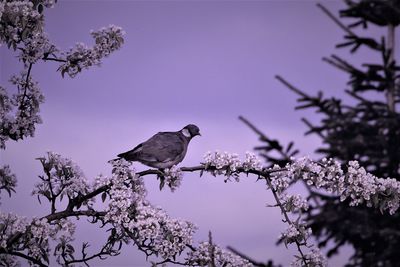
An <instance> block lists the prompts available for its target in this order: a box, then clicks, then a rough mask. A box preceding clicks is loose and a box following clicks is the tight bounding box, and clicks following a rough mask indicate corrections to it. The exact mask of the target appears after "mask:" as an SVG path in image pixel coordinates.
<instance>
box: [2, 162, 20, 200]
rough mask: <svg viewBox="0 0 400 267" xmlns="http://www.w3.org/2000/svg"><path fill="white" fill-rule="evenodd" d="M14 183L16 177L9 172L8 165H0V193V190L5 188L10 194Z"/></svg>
mask: <svg viewBox="0 0 400 267" xmlns="http://www.w3.org/2000/svg"><path fill="white" fill-rule="evenodd" d="M16 185H17V178H16V176H15V174H13V173H12V172H11V169H10V166H8V165H4V166H3V167H0V193H1V190H5V191H7V193H8V194H9V195H11V192H14V190H15V189H14V188H15V187H16ZM0 196H1V195H0Z"/></svg>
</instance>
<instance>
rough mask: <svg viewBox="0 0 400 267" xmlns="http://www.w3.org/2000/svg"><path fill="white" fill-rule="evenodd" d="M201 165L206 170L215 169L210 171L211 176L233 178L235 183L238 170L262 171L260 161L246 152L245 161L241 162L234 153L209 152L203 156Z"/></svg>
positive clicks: (237, 178)
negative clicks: (217, 175)
mask: <svg viewBox="0 0 400 267" xmlns="http://www.w3.org/2000/svg"><path fill="white" fill-rule="evenodd" d="M203 165H204V166H205V169H206V170H207V169H209V168H210V167H215V168H216V170H215V171H212V173H213V174H219V175H221V174H222V175H225V176H227V177H228V178H229V177H230V176H233V177H234V178H235V180H236V181H239V172H240V171H241V170H240V169H242V170H244V171H245V172H248V171H250V170H253V171H259V170H261V169H262V165H261V161H260V159H258V157H257V156H256V155H255V154H253V153H251V152H246V156H245V159H244V160H243V161H242V160H240V158H239V155H238V154H236V153H228V152H224V153H222V152H219V151H218V150H216V151H215V152H210V151H209V152H207V153H206V154H205V155H204V162H203Z"/></svg>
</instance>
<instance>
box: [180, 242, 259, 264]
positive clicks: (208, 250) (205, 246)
mask: <svg viewBox="0 0 400 267" xmlns="http://www.w3.org/2000/svg"><path fill="white" fill-rule="evenodd" d="M186 261H187V263H188V265H190V266H192V265H195V266H208V265H211V264H210V263H211V262H213V263H214V265H213V266H216V267H222V266H227V267H250V266H252V264H251V263H250V262H249V261H248V260H246V259H243V258H242V257H240V256H238V255H236V254H233V253H231V252H229V251H226V250H224V249H222V248H220V247H219V246H217V245H214V244H210V243H209V242H201V243H200V245H199V246H198V247H196V249H195V250H194V251H190V252H189V253H188V255H187V259H186Z"/></svg>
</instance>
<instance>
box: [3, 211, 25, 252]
mask: <svg viewBox="0 0 400 267" xmlns="http://www.w3.org/2000/svg"><path fill="white" fill-rule="evenodd" d="M29 223H30V222H29V221H28V219H27V218H25V217H21V216H17V215H15V214H12V213H3V212H0V226H1V225H3V227H0V248H4V249H5V248H7V242H8V240H9V239H10V238H11V237H12V236H14V235H15V234H17V233H23V232H25V231H26V230H27V227H28V225H29Z"/></svg>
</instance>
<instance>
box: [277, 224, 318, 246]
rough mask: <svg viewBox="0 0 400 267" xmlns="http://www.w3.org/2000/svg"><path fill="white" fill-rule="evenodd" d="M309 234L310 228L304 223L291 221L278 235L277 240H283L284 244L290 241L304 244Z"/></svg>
mask: <svg viewBox="0 0 400 267" xmlns="http://www.w3.org/2000/svg"><path fill="white" fill-rule="evenodd" d="M310 235H311V228H309V227H307V226H306V224H304V223H300V222H292V223H290V224H289V226H288V228H286V230H285V231H284V232H282V233H281V234H280V235H279V240H281V241H283V242H284V243H285V245H286V246H287V245H288V244H291V243H296V242H297V243H298V244H301V245H302V244H305V242H306V241H307V239H308V238H309V237H310Z"/></svg>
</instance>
